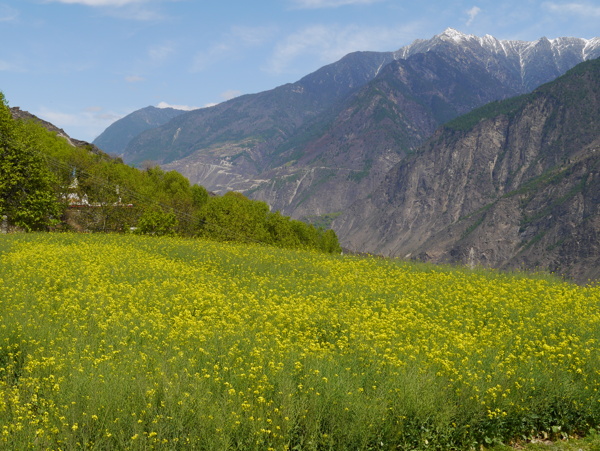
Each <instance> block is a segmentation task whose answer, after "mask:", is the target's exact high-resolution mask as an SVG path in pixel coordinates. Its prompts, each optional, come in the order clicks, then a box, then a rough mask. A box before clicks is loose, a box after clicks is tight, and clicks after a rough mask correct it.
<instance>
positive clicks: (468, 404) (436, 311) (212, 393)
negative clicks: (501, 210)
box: [0, 234, 600, 451]
mask: <svg viewBox="0 0 600 451" xmlns="http://www.w3.org/2000/svg"><path fill="white" fill-rule="evenodd" d="M599 306H600V287H598V286H588V287H579V286H575V285H571V284H568V283H564V282H560V281H558V280H553V279H552V278H549V277H541V276H538V277H533V276H532V277H526V276H524V275H520V274H516V275H506V274H501V273H498V272H488V271H482V270H481V271H480V270H475V271H469V270H466V269H457V268H454V269H452V268H443V267H435V266H430V265H422V264H408V263H404V262H399V261H392V260H383V259H376V258H362V257H353V256H339V255H338V256H331V255H325V254H322V253H316V252H309V251H291V250H283V249H277V248H272V247H266V246H260V245H239V244H224V243H215V242H210V241H203V240H197V239H196V240H194V239H182V238H157V237H145V236H131V235H105V234H97V235H94V234H79V235H77V234H12V235H0V449H10V450H22V449H35V450H38V449H39V450H45V449H56V450H58V449H62V450H70V449H95V450H115V449H119V450H128V449H129V450H149V449H161V450H163V449H164V450H172V449H198V450H211V451H212V450H376V449H384V450H391V449H402V450H404V449H407V450H408V449H438V450H449V449H457V450H458V449H470V448H477V449H479V448H480V446H481V445H483V446H485V447H493V446H497V445H499V444H500V443H504V444H509V443H511V442H512V441H514V440H521V441H526V440H529V439H536V438H537V439H541V438H543V439H554V440H556V439H560V438H566V437H569V436H574V435H580V436H581V435H594V433H595V430H596V429H598V427H599V425H600V393H599V392H598V389H599V388H600V360H599V356H600V341H599V340H600V309H599Z"/></svg>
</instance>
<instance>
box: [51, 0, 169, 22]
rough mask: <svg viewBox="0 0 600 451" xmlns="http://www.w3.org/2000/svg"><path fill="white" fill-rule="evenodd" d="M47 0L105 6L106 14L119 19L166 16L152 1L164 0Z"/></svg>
mask: <svg viewBox="0 0 600 451" xmlns="http://www.w3.org/2000/svg"><path fill="white" fill-rule="evenodd" d="M46 1H47V2H55V3H63V4H67V5H84V6H90V7H93V8H103V9H104V13H105V14H106V15H109V16H112V17H116V18H118V19H126V20H137V21H146V22H149V21H161V20H163V19H164V16H163V15H162V14H161V13H159V12H158V11H155V10H154V9H153V8H152V7H151V6H149V5H150V4H151V3H157V2H159V1H162V0H46Z"/></svg>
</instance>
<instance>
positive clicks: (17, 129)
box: [0, 93, 340, 252]
mask: <svg viewBox="0 0 600 451" xmlns="http://www.w3.org/2000/svg"><path fill="white" fill-rule="evenodd" d="M91 150H92V146H91V145H87V146H85V145H84V146H74V145H73V144H72V142H71V141H70V140H69V139H68V138H67V139H65V138H64V137H60V136H57V133H56V132H52V131H49V130H47V129H46V128H45V127H44V126H43V125H42V124H41V123H40V122H38V121H36V120H23V119H15V118H13V116H12V114H11V111H10V109H9V107H8V105H7V103H6V101H5V99H4V95H3V94H2V93H0V216H5V217H6V218H5V219H4V223H5V224H6V225H7V228H9V229H14V230H19V229H20V230H27V231H32V230H77V231H86V232H129V231H134V232H135V233H141V234H152V235H172V234H177V235H185V236H203V237H208V238H213V239H218V240H226V241H242V242H258V243H265V244H274V245H277V246H284V247H292V248H313V249H319V250H322V251H327V252H337V251H339V249H340V248H339V244H338V242H337V237H336V235H335V233H334V232H333V231H330V230H328V231H324V230H322V229H317V228H315V227H313V226H310V225H307V224H305V223H303V222H300V221H296V220H291V219H290V218H288V217H285V216H282V215H281V214H279V212H271V211H269V207H268V206H267V204H265V203H264V202H258V201H252V200H249V199H247V198H246V197H244V196H242V195H240V194H236V193H227V194H225V195H224V196H222V197H220V196H214V195H213V196H211V195H210V194H209V193H208V192H207V190H206V189H204V188H203V187H201V186H198V185H191V184H190V182H189V181H188V180H187V179H186V178H185V177H183V176H182V175H181V174H179V173H177V172H175V171H170V172H165V171H163V170H162V169H160V168H159V167H153V168H148V169H146V170H138V169H135V168H132V167H130V166H128V165H126V164H124V163H123V162H122V161H121V160H120V159H115V158H112V157H110V156H108V155H107V154H104V153H103V152H99V151H97V150H96V151H94V152H92V151H91Z"/></svg>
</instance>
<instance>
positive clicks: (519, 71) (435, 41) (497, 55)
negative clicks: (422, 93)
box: [394, 28, 600, 91]
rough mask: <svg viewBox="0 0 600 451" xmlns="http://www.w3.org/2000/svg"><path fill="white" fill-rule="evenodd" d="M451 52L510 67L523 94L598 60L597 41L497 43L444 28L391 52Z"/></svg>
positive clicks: (563, 39)
mask: <svg viewBox="0 0 600 451" xmlns="http://www.w3.org/2000/svg"><path fill="white" fill-rule="evenodd" d="M451 49H454V51H456V49H459V51H460V52H461V53H464V54H465V55H467V56H468V57H469V58H474V59H475V60H478V61H480V62H482V63H484V64H485V65H486V67H489V68H491V67H494V66H502V67H504V68H505V69H506V68H509V69H510V70H511V71H512V73H513V77H514V82H516V83H518V84H520V85H521V86H522V88H523V90H524V91H530V90H532V89H534V88H535V87H536V86H538V85H539V84H541V83H545V82H546V81H550V80H553V79H554V78H556V77H557V76H559V75H561V74H563V73H564V72H566V71H567V70H569V69H570V68H572V67H574V66H575V65H577V64H579V63H581V62H583V61H586V60H589V59H594V58H598V57H600V38H592V39H583V38H572V37H560V38H555V39H548V38H545V37H542V38H540V39H538V40H536V41H531V42H529V41H518V40H500V39H497V38H495V37H494V36H490V35H485V36H483V37H479V36H475V35H472V34H465V33H461V32H460V31H458V30H455V29H453V28H447V29H446V30H445V31H444V32H442V33H440V34H438V35H436V36H434V37H433V38H431V39H427V40H424V39H419V40H416V41H414V42H413V43H412V44H409V45H407V46H405V47H402V48H401V49H399V50H398V51H396V52H394V57H395V58H396V59H406V58H408V57H410V56H412V55H414V54H417V53H425V52H428V51H445V52H449V51H450V50H451Z"/></svg>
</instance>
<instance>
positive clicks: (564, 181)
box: [334, 60, 600, 281]
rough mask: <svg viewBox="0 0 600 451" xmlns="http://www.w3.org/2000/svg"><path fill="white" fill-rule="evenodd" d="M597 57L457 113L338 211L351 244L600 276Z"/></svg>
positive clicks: (436, 257)
mask: <svg viewBox="0 0 600 451" xmlns="http://www.w3.org/2000/svg"><path fill="white" fill-rule="evenodd" d="M599 193H600V60H595V61H591V62H588V63H585V64H583V65H581V66H578V67H577V68H576V69H575V70H573V71H571V72H570V73H568V75H567V76H565V77H562V78H561V79H559V80H557V81H556V82H554V83H550V84H548V85H545V86H543V87H541V88H540V89H538V90H536V91H535V92H534V93H533V94H530V95H527V96H523V97H520V98H517V99H512V100H510V101H507V102H501V103H496V104H492V105H491V106H488V107H485V108H484V109H482V110H476V111H474V112H473V113H471V114H469V115H467V116H465V117H462V118H460V119H459V120H456V121H453V122H450V123H449V124H447V126H446V127H444V128H443V129H441V130H439V131H438V132H437V133H436V135H435V136H434V137H433V138H431V139H430V140H429V141H428V143H427V144H426V145H425V146H424V147H423V148H422V149H421V151H420V152H419V153H418V154H417V155H414V156H412V157H411V158H408V159H406V160H405V161H403V162H401V163H399V164H398V165H397V166H396V167H394V169H392V170H391V171H390V172H389V173H388V174H387V176H386V177H385V180H384V182H383V183H382V184H381V185H380V186H379V187H378V188H377V189H376V190H374V191H373V192H372V194H371V195H370V196H369V197H367V198H364V199H362V200H361V201H359V202H357V203H355V204H354V205H353V206H352V207H351V208H350V209H348V210H347V211H346V212H345V213H344V214H343V215H342V216H340V217H339V218H338V219H336V221H335V222H334V226H335V230H336V231H337V232H338V234H339V236H341V237H342V243H343V245H345V246H346V247H348V248H350V249H354V250H360V251H363V252H373V253H379V254H383V255H388V256H398V257H402V258H418V259H424V260H430V261H434V262H458V263H463V264H469V265H483V266H490V267H500V268H516V267H521V266H523V267H528V268H534V267H538V268H540V269H544V270H550V271H556V272H559V273H564V274H566V275H567V276H569V277H572V278H575V279H576V280H578V281H585V280H586V279H587V278H590V277H600V241H599V238H600V203H599V201H600V194H599Z"/></svg>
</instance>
